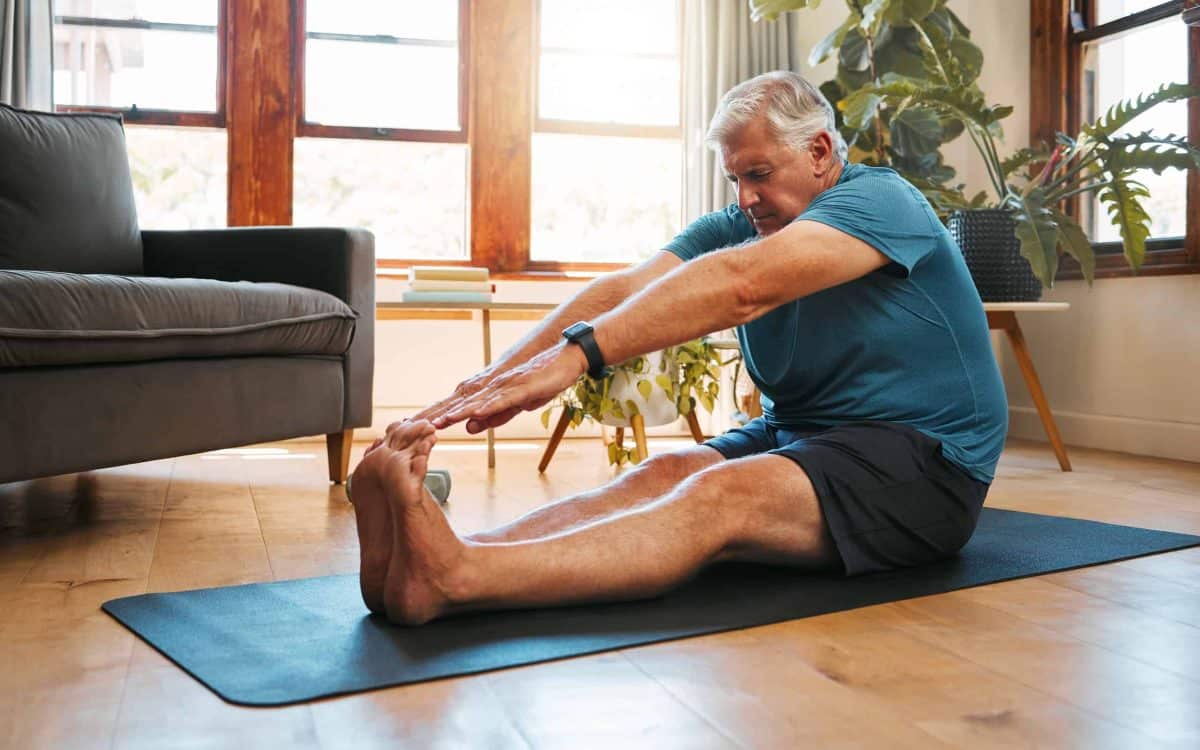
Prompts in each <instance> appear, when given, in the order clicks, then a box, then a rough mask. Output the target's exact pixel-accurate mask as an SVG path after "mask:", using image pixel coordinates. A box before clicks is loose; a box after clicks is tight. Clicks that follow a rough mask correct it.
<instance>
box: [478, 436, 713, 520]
mask: <svg viewBox="0 0 1200 750" xmlns="http://www.w3.org/2000/svg"><path fill="white" fill-rule="evenodd" d="M724 460H725V459H724V457H723V456H722V455H721V454H720V453H718V452H717V451H716V450H714V449H712V448H708V447H705V446H703V445H693V446H689V447H687V448H684V449H682V450H679V451H673V452H671V453H662V454H659V455H656V456H652V457H651V458H650V459H648V460H646V461H643V462H642V463H641V464H639V465H638V466H637V467H635V468H634V469H632V470H631V471H628V472H626V473H625V474H622V475H621V476H619V477H617V478H616V479H614V480H613V481H611V482H609V483H608V484H605V485H604V486H603V487H599V488H597V489H594V490H589V491H587V492H581V493H579V494H578V495H571V496H570V497H566V498H563V499H561V500H556V501H554V502H552V503H549V504H547V505H543V506H541V507H539V508H535V509H533V510H532V511H530V512H528V513H526V514H525V515H523V516H521V517H520V518H518V519H517V520H515V521H513V522H512V523H509V524H507V525H505V526H501V527H500V528H497V529H493V530H491V531H483V532H479V533H476V534H471V535H469V536H467V537H466V538H467V540H468V541H472V542H482V543H488V542H518V541H527V540H530V539H537V538H538V537H544V536H549V535H551V534H558V533H562V532H564V531H568V530H570V529H573V528H577V527H579V526H584V525H586V524H588V523H591V522H593V521H596V520H598V519H600V518H603V517H605V516H609V515H612V514H614V513H620V512H622V511H626V510H629V509H631V508H634V507H636V506H638V505H640V504H643V503H646V502H648V501H650V500H653V499H655V498H657V497H660V496H662V495H664V494H666V493H667V492H668V491H669V490H670V489H671V488H673V487H674V486H675V485H677V484H679V483H680V482H682V481H683V480H685V479H687V478H688V477H689V476H692V475H693V474H696V473H698V472H700V471H703V470H704V469H706V468H708V467H709V466H712V465H713V464H717V463H720V462H721V461H724Z"/></svg>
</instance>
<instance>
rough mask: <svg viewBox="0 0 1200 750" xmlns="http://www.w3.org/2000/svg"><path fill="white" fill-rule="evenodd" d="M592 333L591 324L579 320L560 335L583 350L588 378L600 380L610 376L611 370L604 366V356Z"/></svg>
mask: <svg viewBox="0 0 1200 750" xmlns="http://www.w3.org/2000/svg"><path fill="white" fill-rule="evenodd" d="M592 332H593V329H592V324H591V323H588V322H587V321H585V320H581V321H579V322H578V323H575V324H573V325H570V326H568V327H567V328H565V329H563V332H562V335H563V338H565V339H566V340H567V341H570V342H571V343H572V344H578V345H579V348H580V349H583V356H585V357H587V362H588V371H587V375H588V377H589V378H591V379H592V380H600V379H601V378H606V377H608V376H609V375H611V374H612V370H611V369H610V368H608V367H605V366H604V355H603V354H601V353H600V347H599V346H596V337H595V336H594V335H593V333H592Z"/></svg>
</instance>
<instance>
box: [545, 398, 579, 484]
mask: <svg viewBox="0 0 1200 750" xmlns="http://www.w3.org/2000/svg"><path fill="white" fill-rule="evenodd" d="M569 424H571V410H570V409H566V408H564V409H563V410H562V416H561V417H559V418H558V424H556V425H554V434H552V435H551V436H550V442H549V443H547V444H546V452H545V453H543V454H542V460H541V462H540V463H539V464H538V473H539V474H542V473H544V472H545V471H546V467H547V466H549V465H550V459H552V458H554V451H556V450H558V444H559V443H560V442H562V439H563V433H564V432H566V431H567V425H569Z"/></svg>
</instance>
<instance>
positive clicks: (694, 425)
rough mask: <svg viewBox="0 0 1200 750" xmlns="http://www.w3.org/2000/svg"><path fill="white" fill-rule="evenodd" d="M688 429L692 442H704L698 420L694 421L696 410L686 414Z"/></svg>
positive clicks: (702, 431)
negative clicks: (690, 432)
mask: <svg viewBox="0 0 1200 750" xmlns="http://www.w3.org/2000/svg"><path fill="white" fill-rule="evenodd" d="M687 423H688V429H689V430H691V431H692V440H695V441H696V443H697V444H699V443H703V442H704V430H701V429H700V420H698V419H696V410H695V409H693V410H692V411H689V412H688V414H687Z"/></svg>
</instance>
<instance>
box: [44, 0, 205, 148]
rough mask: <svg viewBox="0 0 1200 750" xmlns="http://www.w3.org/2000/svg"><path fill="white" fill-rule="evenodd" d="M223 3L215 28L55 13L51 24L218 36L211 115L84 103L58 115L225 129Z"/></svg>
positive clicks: (63, 108) (62, 106) (57, 108)
mask: <svg viewBox="0 0 1200 750" xmlns="http://www.w3.org/2000/svg"><path fill="white" fill-rule="evenodd" d="M225 1H226V0H216V2H217V25H216V26H215V27H212V26H205V25H202V24H184V23H166V22H156V21H144V20H141V19H132V18H131V19H110V18H93V17H91V16H64V15H58V14H56V15H55V17H54V24H55V25H56V26H57V25H59V24H60V23H64V24H65V25H71V26H87V27H96V28H111V29H130V30H139V29H140V30H143V31H184V32H189V31H193V32H195V31H204V32H205V33H207V32H213V33H215V34H216V37H217V81H216V83H217V91H216V93H217V100H216V102H214V104H215V105H216V108H215V110H214V111H212V112H194V111H187V110H174V109H153V108H150V109H147V108H142V107H138V106H137V105H136V104H134V105H133V106H130V107H102V106H90V105H86V104H60V105H55V108H54V109H55V111H57V112H107V113H109V114H119V115H121V116H122V118H123V119H124V120H125V122H127V123H130V124H135V125H175V126H184V127H202V128H224V127H225V80H226V79H225V57H226V37H227V27H228V24H227V23H226V17H225V10H226V7H225Z"/></svg>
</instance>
